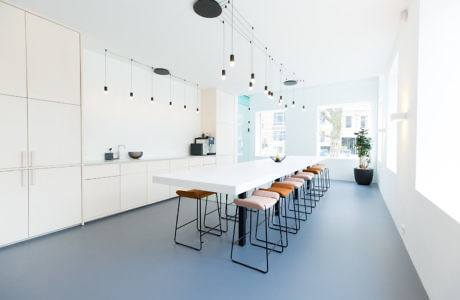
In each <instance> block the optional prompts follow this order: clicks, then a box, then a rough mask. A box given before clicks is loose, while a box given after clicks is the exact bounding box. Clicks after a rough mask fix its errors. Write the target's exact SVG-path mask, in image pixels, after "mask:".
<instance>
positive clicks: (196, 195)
mask: <svg viewBox="0 0 460 300" xmlns="http://www.w3.org/2000/svg"><path fill="white" fill-rule="evenodd" d="M176 194H177V195H179V196H181V197H186V198H193V199H201V198H205V197H208V196H211V195H214V194H215V193H214V192H208V191H203V190H196V189H193V190H188V191H183V190H177V191H176Z"/></svg>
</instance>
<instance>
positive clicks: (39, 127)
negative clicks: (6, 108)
mask: <svg viewBox="0 0 460 300" xmlns="http://www.w3.org/2000/svg"><path fill="white" fill-rule="evenodd" d="M80 132H81V129H80V106H77V105H70V104H61V103H55V102H49V101H38V100H29V151H30V157H29V160H30V161H29V165H30V166H31V167H32V168H35V167H50V166H51V167H53V166H62V165H79V164H80V163H81V142H80V140H81V134H80Z"/></svg>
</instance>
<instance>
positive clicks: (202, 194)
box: [174, 189, 222, 251]
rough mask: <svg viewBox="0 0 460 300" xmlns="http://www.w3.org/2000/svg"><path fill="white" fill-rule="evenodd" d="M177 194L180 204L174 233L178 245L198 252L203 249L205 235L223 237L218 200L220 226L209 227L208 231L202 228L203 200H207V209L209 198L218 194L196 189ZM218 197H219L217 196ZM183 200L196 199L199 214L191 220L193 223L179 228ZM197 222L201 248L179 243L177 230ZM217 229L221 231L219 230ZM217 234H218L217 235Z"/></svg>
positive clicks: (177, 192)
mask: <svg viewBox="0 0 460 300" xmlns="http://www.w3.org/2000/svg"><path fill="white" fill-rule="evenodd" d="M176 194H177V195H178V196H179V202H178V204H177V215H176V228H175V231H174V242H175V243H176V244H178V245H182V246H185V247H188V248H191V249H194V250H197V251H200V250H201V248H202V244H203V241H202V237H203V235H205V234H207V233H209V234H212V235H216V236H221V235H222V223H221V217H220V207H219V203H218V201H217V199H216V204H217V211H218V220H219V224H218V225H216V226H214V227H209V229H208V230H206V231H205V230H203V229H202V227H201V225H202V224H201V223H202V222H201V200H202V199H203V198H206V204H205V205H206V206H205V207H206V208H207V202H208V197H209V196H212V195H216V193H214V192H208V191H202V190H196V189H192V190H188V191H183V190H178V191H176ZM216 197H217V195H216ZM182 198H190V199H196V201H197V202H196V205H197V207H196V213H197V216H196V218H195V219H193V220H191V221H188V222H186V223H184V224H182V225H180V226H178V223H179V212H180V203H181V199H182ZM206 208H205V215H206ZM195 221H196V227H197V230H198V232H199V234H200V246H199V247H194V246H191V245H187V244H185V243H182V242H179V241H177V230H178V229H181V228H183V227H185V226H187V225H189V224H190V223H193V222H195ZM217 227H218V228H219V229H217ZM213 231H214V232H213ZM216 232H217V233H216Z"/></svg>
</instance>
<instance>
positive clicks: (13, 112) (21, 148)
mask: <svg viewBox="0 0 460 300" xmlns="http://www.w3.org/2000/svg"><path fill="white" fill-rule="evenodd" d="M0 4H1V3H0ZM0 30H1V29H0ZM0 48H1V47H0ZM0 69H1V68H0ZM0 141H1V143H2V146H1V147H0V169H15V168H16V169H18V168H24V167H27V100H26V99H25V98H21V97H12V96H4V95H0Z"/></svg>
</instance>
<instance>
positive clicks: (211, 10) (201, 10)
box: [193, 0, 222, 18]
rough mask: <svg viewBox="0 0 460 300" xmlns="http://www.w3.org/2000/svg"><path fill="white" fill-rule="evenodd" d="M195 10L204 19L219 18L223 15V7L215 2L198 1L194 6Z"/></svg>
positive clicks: (210, 0) (209, 0)
mask: <svg viewBox="0 0 460 300" xmlns="http://www.w3.org/2000/svg"><path fill="white" fill-rule="evenodd" d="M193 10H194V11H195V13H196V14H197V15H199V16H201V17H203V18H217V17H218V16H220V14H221V13H222V7H220V5H219V3H217V2H216V1H214V0H198V1H196V2H195V4H193Z"/></svg>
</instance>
